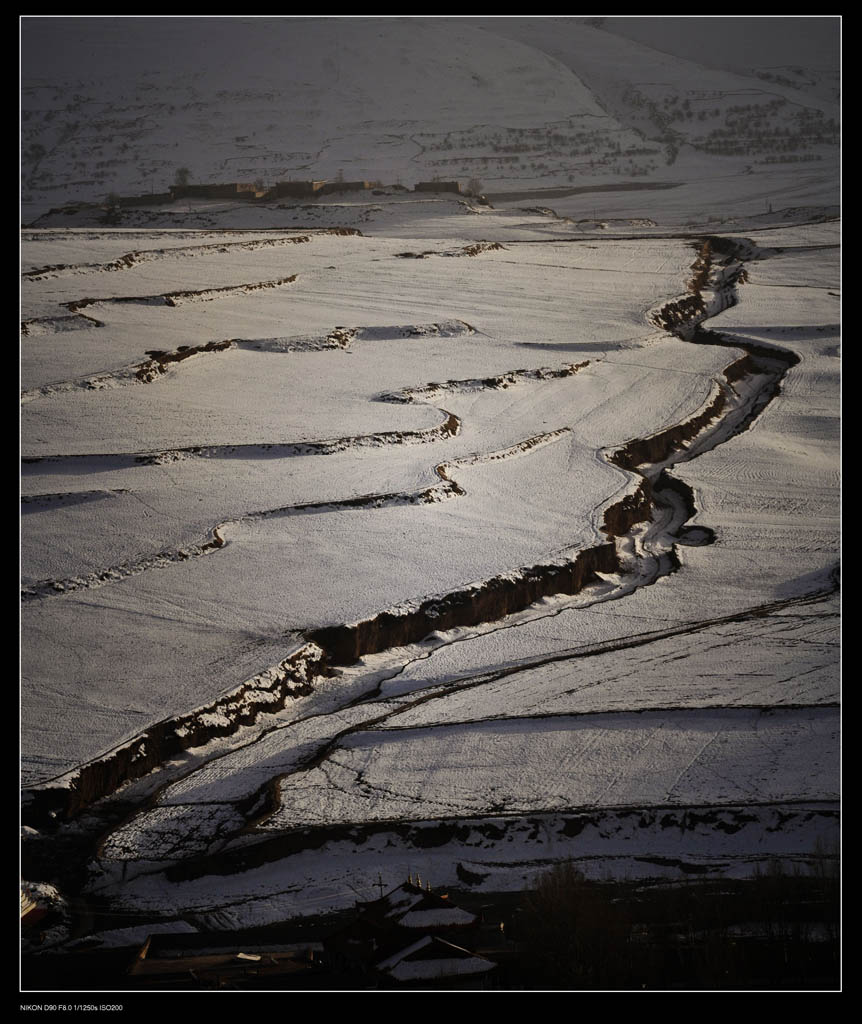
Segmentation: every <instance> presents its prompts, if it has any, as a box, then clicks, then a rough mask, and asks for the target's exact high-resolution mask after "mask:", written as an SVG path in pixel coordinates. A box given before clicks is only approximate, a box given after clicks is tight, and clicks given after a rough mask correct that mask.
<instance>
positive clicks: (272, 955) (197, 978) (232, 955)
mask: <svg viewBox="0 0 862 1024" xmlns="http://www.w3.org/2000/svg"><path fill="white" fill-rule="evenodd" d="M322 949H323V946H322V945H321V944H320V943H319V942H309V941H306V942H299V943H289V942H277V941H266V942H263V941H261V939H260V937H259V936H257V937H252V936H247V935H244V934H243V933H241V932H233V933H230V932H224V933H220V932H215V933H209V934H207V933H203V932H198V933H194V934H186V933H179V934H160V935H151V936H150V937H149V938H148V939H147V940H146V942H145V943H144V944H143V946H142V947H141V948H140V950H139V951H138V953H137V955H136V957H135V959H134V962H133V963H132V965H131V967H129V969H128V972H127V973H128V974H129V975H130V976H132V977H134V978H135V979H136V983H137V984H139V985H141V986H144V987H147V986H152V987H153V988H209V989H218V988H270V987H273V986H274V985H275V986H277V987H285V988H287V987H296V986H299V985H300V984H302V983H303V981H304V979H307V978H308V976H309V975H311V974H316V973H318V971H319V969H320V963H319V960H320V953H321V951H322Z"/></svg>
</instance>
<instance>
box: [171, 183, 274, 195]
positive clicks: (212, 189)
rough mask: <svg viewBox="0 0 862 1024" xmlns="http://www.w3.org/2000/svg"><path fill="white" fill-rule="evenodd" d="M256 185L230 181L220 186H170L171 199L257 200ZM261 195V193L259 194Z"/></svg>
mask: <svg viewBox="0 0 862 1024" xmlns="http://www.w3.org/2000/svg"><path fill="white" fill-rule="evenodd" d="M258 194H259V190H258V188H257V186H256V185H249V184H247V183H244V182H237V181H232V182H228V183H225V184H220V185H171V198H173V199H241V200H249V199H257V198H258ZM260 194H261V195H262V194H263V193H262V192H260Z"/></svg>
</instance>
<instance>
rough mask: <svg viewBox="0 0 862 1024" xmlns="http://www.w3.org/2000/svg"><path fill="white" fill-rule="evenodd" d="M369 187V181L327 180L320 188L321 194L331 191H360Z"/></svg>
mask: <svg viewBox="0 0 862 1024" xmlns="http://www.w3.org/2000/svg"><path fill="white" fill-rule="evenodd" d="M369 188H371V182H370V181H327V182H326V183H325V184H324V185H323V186H322V187H321V188H320V194H321V195H328V194H330V193H332V192H362V191H364V190H365V189H369Z"/></svg>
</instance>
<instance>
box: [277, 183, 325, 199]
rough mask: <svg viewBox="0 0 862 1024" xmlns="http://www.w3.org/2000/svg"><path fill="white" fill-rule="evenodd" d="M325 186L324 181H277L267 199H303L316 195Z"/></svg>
mask: <svg viewBox="0 0 862 1024" xmlns="http://www.w3.org/2000/svg"><path fill="white" fill-rule="evenodd" d="M325 184H326V182H325V181H277V182H276V183H275V187H274V188H272V189H271V190H270V191H269V193H268V194H267V198H273V199H281V198H283V197H292V198H294V199H303V198H305V197H307V196H313V195H316V194H317V193H318V192H319V191H320V189H321V188H323V186H324V185H325Z"/></svg>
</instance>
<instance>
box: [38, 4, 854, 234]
mask: <svg viewBox="0 0 862 1024" xmlns="http://www.w3.org/2000/svg"><path fill="white" fill-rule="evenodd" d="M658 20H659V21H661V19H658ZM768 57H769V55H768V54H764V65H766V64H768V63H769V61H768ZM22 67H23V71H22V140H21V151H22V190H23V191H22V197H23V207H24V218H25V220H27V219H29V218H30V217H32V216H36V215H38V214H39V213H40V212H43V211H44V210H46V209H48V208H49V207H51V206H58V205H62V204H63V203H67V202H71V201H75V200H89V201H93V200H96V201H100V200H103V199H104V198H105V196H106V195H107V194H108V193H111V192H114V193H119V194H123V195H127V194H135V193H142V192H163V191H165V190H166V189H167V187H168V186H169V185H170V184H172V183H173V182H174V180H175V176H176V173H177V171H178V170H179V169H180V168H187V169H188V170H189V172H190V179H191V180H192V181H197V182H223V181H245V182H253V181H261V182H263V183H266V184H271V183H274V182H275V181H277V180H285V179H291V178H299V179H307V178H324V179H325V178H333V177H336V176H337V175H339V174H341V175H343V176H344V178H345V179H347V180H351V179H365V180H380V181H383V182H384V183H387V184H390V183H397V182H403V183H404V184H406V185H411V184H413V183H414V182H415V181H418V180H421V179H428V178H431V177H434V176H439V177H441V178H444V179H458V180H460V181H462V182H463V183H465V184H466V183H467V182H468V181H469V180H470V179H476V180H478V181H479V182H480V183H481V184H482V185H483V186H484V187H485V188H486V189H488V190H498V191H499V190H501V189H508V188H517V187H523V186H536V185H539V186H553V185H565V184H576V185H583V184H588V183H592V182H612V181H625V180H627V179H630V178H641V179H643V178H647V179H649V178H655V179H658V180H662V179H665V180H671V179H672V178H673V177H674V163H675V160H676V156H677V154H678V152H679V150H680V148H681V147H683V146H692V147H695V149H696V150H697V151H698V152H700V153H702V154H704V155H705V156H707V157H709V158H732V163H731V164H727V162H726V161H724V162H722V161H719V163H718V164H716V166H715V170H714V172H713V173H716V174H722V175H726V174H728V173H735V172H736V171H739V170H743V169H744V168H745V166H746V165H751V164H755V165H756V164H759V165H767V164H770V163H774V162H785V163H786V162H788V161H790V162H796V161H804V162H806V163H809V164H813V163H821V164H823V171H824V174H827V175H831V176H832V177H835V176H836V169H835V164H836V162H837V158H836V153H837V149H836V145H837V141H838V125H837V117H838V111H837V105H836V103H835V102H834V101H833V100H831V99H829V98H823V97H819V96H817V95H814V92H816V91H817V90H814V91H811V90H809V91H808V92H800V89H799V88H796V87H791V86H788V85H784V84H782V82H780V81H777V80H776V81H769V82H767V81H765V80H764V79H763V78H755V77H750V76H749V77H744V76H741V75H738V74H734V73H732V72H727V71H723V70H714V69H709V68H705V67H703V66H702V65H698V64H695V63H693V62H691V61H687V60H684V59H681V58H679V57H678V56H670V55H668V54H665V53H659V52H658V51H656V50H654V49H650V48H649V47H645V46H643V45H641V44H639V43H637V42H634V41H631V40H628V39H624V38H622V36H620V35H618V34H614V33H611V32H609V31H605V30H604V29H597V28H593V27H589V26H585V25H583V24H578V23H576V22H574V21H572V20H571V19H562V20H561V19H552V18H541V19H533V20H529V19H485V20H482V21H480V20H479V19H469V20H468V19H452V18H441V19H430V20H429V19H413V18H396V19H383V18H372V19H342V18H336V19H286V18H283V19H270V18H264V19H218V18H197V19H194V18H161V17H159V18H153V19H142V18H128V19H116V18H113V19H111V18H109V19H104V18H89V17H82V18H40V17H25V18H24V19H22ZM779 77H780V76H779ZM796 77H797V78H798V77H799V76H796ZM820 84H821V85H822V81H821V82H820ZM820 91H821V92H822V91H823V90H822V89H821V90H820Z"/></svg>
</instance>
